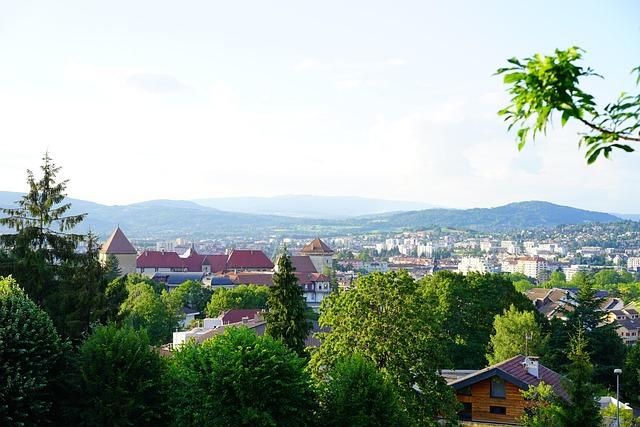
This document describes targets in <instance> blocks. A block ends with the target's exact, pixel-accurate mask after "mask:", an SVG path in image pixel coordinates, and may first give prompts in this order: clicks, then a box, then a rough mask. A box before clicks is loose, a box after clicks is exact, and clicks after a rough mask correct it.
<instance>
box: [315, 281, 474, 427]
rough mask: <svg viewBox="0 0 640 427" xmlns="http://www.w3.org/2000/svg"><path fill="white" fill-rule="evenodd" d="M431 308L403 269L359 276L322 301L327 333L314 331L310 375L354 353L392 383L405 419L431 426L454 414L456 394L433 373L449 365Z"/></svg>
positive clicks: (327, 369) (325, 370)
mask: <svg viewBox="0 0 640 427" xmlns="http://www.w3.org/2000/svg"><path fill="white" fill-rule="evenodd" d="M430 307H431V306H430V304H429V302H428V300H427V299H426V298H425V296H424V295H423V293H422V292H421V290H420V285H419V284H418V283H417V282H416V281H415V280H413V279H412V278H411V277H410V276H409V274H408V273H406V272H404V271H401V272H391V273H386V274H382V273H372V274H369V275H367V276H363V277H360V278H359V279H358V280H357V281H356V282H355V283H354V284H353V288H352V289H351V290H349V291H347V292H340V293H334V294H332V295H331V296H329V297H328V298H326V299H325V300H324V301H323V302H322V309H321V315H320V319H319V322H320V324H321V325H322V326H327V327H329V328H330V332H327V333H323V334H320V335H319V338H320V339H321V341H322V345H321V346H320V347H319V348H318V349H317V350H316V352H315V353H313V355H312V358H311V362H310V367H311V369H312V371H313V372H314V375H315V376H316V378H319V379H324V378H326V376H327V375H328V372H330V371H331V369H332V368H333V367H334V366H335V365H336V364H337V363H338V362H339V361H340V360H342V359H344V358H347V357H350V356H352V355H354V354H359V355H361V356H362V357H364V358H365V359H367V360H369V361H371V362H372V363H373V364H374V365H375V366H376V368H377V369H379V370H380V371H381V372H382V373H384V375H385V376H386V377H387V378H389V380H391V381H392V382H393V384H394V386H395V387H396V389H397V390H398V393H399V400H400V406H401V408H402V410H403V412H404V415H405V416H406V417H407V418H409V419H411V420H413V421H414V422H415V423H418V424H430V423H432V422H433V420H434V418H435V417H436V416H437V415H439V414H442V415H445V416H448V417H455V412H456V403H455V397H454V396H453V393H452V391H451V389H450V388H449V387H448V386H447V384H446V382H445V381H444V379H443V378H442V377H441V376H440V375H438V371H439V370H440V369H443V368H444V367H447V366H450V361H449V360H448V357H447V356H448V355H449V353H447V351H446V345H445V342H446V341H447V339H448V338H447V336H446V335H444V334H443V331H442V329H441V327H440V324H439V318H438V315H437V314H436V313H434V312H433V311H432V310H431V309H430ZM482 354H484V352H483V353H482ZM415 387H417V388H419V390H420V391H417V390H416V388H415Z"/></svg>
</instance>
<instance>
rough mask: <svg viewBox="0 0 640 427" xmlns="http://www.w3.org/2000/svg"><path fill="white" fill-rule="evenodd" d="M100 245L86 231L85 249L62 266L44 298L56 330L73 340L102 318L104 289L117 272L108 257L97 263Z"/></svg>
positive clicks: (104, 303) (105, 302)
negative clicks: (53, 285)
mask: <svg viewBox="0 0 640 427" xmlns="http://www.w3.org/2000/svg"><path fill="white" fill-rule="evenodd" d="M99 248H100V245H99V243H98V240H97V237H96V236H95V235H94V234H92V233H89V235H88V236H87V250H86V252H84V253H81V254H74V255H73V256H72V257H71V258H70V259H68V260H67V261H65V262H64V263H63V264H62V265H61V267H60V275H59V276H60V283H59V285H58V286H57V288H56V289H55V290H54V291H53V293H52V295H51V296H50V297H49V298H48V299H47V304H46V305H47V308H48V311H49V312H50V313H52V316H53V321H54V323H55V324H56V326H57V327H58V330H59V331H60V332H61V333H62V334H63V335H65V336H68V337H69V338H71V339H73V340H75V341H78V340H80V339H81V338H82V337H83V336H84V335H85V334H86V333H87V332H88V331H89V328H90V326H91V324H92V323H94V322H98V321H99V320H100V319H102V318H104V315H105V311H106V310H107V302H108V301H107V298H106V295H105V291H106V288H107V285H108V283H109V281H110V280H112V279H114V278H115V277H116V275H117V272H115V271H114V270H117V265H113V264H112V261H111V260H108V261H107V263H106V264H104V265H103V264H102V263H101V262H100V260H99V259H98V252H99ZM116 262H117V261H116Z"/></svg>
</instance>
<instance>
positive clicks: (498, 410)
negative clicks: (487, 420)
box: [489, 406, 507, 415]
mask: <svg viewBox="0 0 640 427" xmlns="http://www.w3.org/2000/svg"><path fill="white" fill-rule="evenodd" d="M489 412H491V413H492V414H498V415H507V408H506V407H504V406H489Z"/></svg>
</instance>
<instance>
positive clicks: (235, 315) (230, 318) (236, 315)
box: [220, 308, 262, 325]
mask: <svg viewBox="0 0 640 427" xmlns="http://www.w3.org/2000/svg"><path fill="white" fill-rule="evenodd" d="M261 311H262V309H260V308H246V309H236V310H227V311H225V312H224V314H222V316H220V318H221V320H222V324H223V325H227V324H229V323H238V322H242V318H243V317H248V318H249V319H255V318H256V317H258V314H259V313H260V312H261Z"/></svg>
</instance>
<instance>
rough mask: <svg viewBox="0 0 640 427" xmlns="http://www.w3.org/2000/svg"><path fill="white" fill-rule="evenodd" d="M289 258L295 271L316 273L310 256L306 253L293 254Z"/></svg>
mask: <svg viewBox="0 0 640 427" xmlns="http://www.w3.org/2000/svg"><path fill="white" fill-rule="evenodd" d="M290 258H291V264H292V265H293V268H295V269H296V272H297V273H317V272H318V271H317V270H316V267H315V266H314V265H313V262H311V258H309V256H308V255H293V256H291V257H290Z"/></svg>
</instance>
